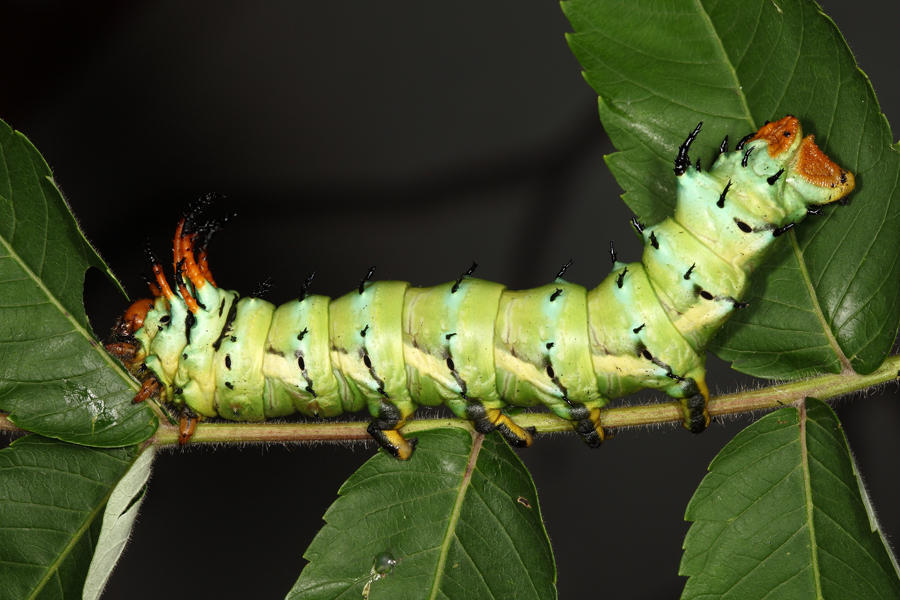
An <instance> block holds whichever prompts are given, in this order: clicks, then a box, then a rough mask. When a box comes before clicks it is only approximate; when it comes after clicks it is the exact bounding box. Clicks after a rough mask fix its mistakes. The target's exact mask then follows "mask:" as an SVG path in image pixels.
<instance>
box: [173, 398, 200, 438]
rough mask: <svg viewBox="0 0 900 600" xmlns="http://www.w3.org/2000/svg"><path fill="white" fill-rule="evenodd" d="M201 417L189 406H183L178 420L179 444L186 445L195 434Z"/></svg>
mask: <svg viewBox="0 0 900 600" xmlns="http://www.w3.org/2000/svg"><path fill="white" fill-rule="evenodd" d="M199 421H200V418H199V417H198V416H197V415H196V413H194V411H192V410H191V409H190V408H188V407H187V406H184V407H182V408H181V418H180V419H179V420H178V444H179V445H181V446H184V445H185V444H187V443H188V442H189V441H191V438H192V437H193V436H194V432H195V431H196V430H197V423H198V422H199Z"/></svg>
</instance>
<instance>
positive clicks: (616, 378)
mask: <svg viewBox="0 0 900 600" xmlns="http://www.w3.org/2000/svg"><path fill="white" fill-rule="evenodd" d="M785 119H791V117H786V118H785ZM785 119H783V120H782V121H779V122H778V123H779V124H780V123H782V122H783V121H785ZM787 125H792V123H787ZM766 127H771V126H770V125H767V126H766ZM698 129H699V127H698ZM765 129H766V128H765V127H764V128H763V130H760V133H759V134H757V137H756V139H754V140H753V141H751V142H749V143H748V144H747V145H746V146H744V147H743V148H742V149H741V150H740V151H734V152H723V153H721V154H720V156H719V158H718V159H717V160H716V162H715V164H714V165H713V167H712V168H711V169H710V170H708V171H705V172H701V171H700V170H698V169H695V168H693V167H690V166H689V167H688V168H687V169H681V171H682V173H681V174H680V175H679V176H678V197H677V206H676V209H675V214H674V216H673V217H672V218H669V219H666V220H664V221H662V222H661V223H658V224H656V225H653V226H648V227H643V226H641V225H640V224H637V223H636V228H637V229H638V231H639V234H640V235H641V236H642V237H643V240H644V251H643V256H642V258H641V260H640V262H632V263H627V264H626V263H622V262H619V261H616V262H615V263H614V265H613V269H612V272H611V273H610V274H609V276H607V277H606V279H604V280H603V281H602V282H601V283H600V284H599V285H598V286H597V287H595V288H594V289H592V290H586V289H585V288H583V287H581V286H579V285H576V284H573V283H569V282H567V281H564V280H562V279H557V280H556V281H554V282H553V283H550V284H548V285H545V286H542V287H538V288H535V289H530V290H518V291H513V290H507V289H505V288H504V286H502V285H500V284H498V283H492V282H489V281H483V280H480V279H476V278H473V277H463V278H461V279H460V280H458V281H455V282H449V283H445V284H442V285H438V286H434V287H426V288H420V287H413V286H411V285H409V284H408V283H405V282H399V281H377V282H366V283H365V284H364V285H361V287H360V288H359V289H358V290H353V291H352V292H350V293H348V294H346V295H344V296H342V297H340V298H337V299H335V300H330V299H329V298H326V297H323V296H315V295H309V296H304V297H302V298H300V299H299V300H292V301H290V302H288V303H286V304H283V305H281V306H278V307H277V308H276V307H275V306H274V305H272V304H271V303H269V302H266V301H264V300H261V299H258V298H243V299H240V300H238V295H237V293H235V292H233V291H228V290H223V289H221V288H217V287H214V286H212V285H206V286H203V287H202V288H201V289H199V290H196V293H197V295H198V298H197V299H198V301H199V302H200V303H201V305H202V307H203V309H202V310H200V311H197V312H196V313H193V314H191V313H190V312H189V311H188V310H187V308H186V307H185V304H184V302H182V301H181V298H180V296H176V297H174V298H172V299H171V300H165V299H162V298H158V299H157V301H156V306H155V308H154V310H151V311H150V313H149V314H148V315H147V318H146V320H145V322H144V326H143V328H142V329H140V330H139V331H138V332H137V335H136V337H137V339H138V340H139V342H140V343H141V347H142V352H143V354H144V355H146V360H145V362H146V365H147V367H148V369H149V370H151V371H152V372H153V373H154V374H155V375H156V377H157V378H158V379H159V380H160V382H161V383H162V384H163V388H164V394H165V396H166V399H167V400H168V401H170V402H173V403H175V404H179V405H183V406H186V407H188V408H189V409H190V410H191V411H193V412H195V413H196V414H198V415H203V416H207V417H215V416H219V417H222V418H225V419H232V420H239V421H258V420H262V419H265V418H268V417H279V416H283V415H288V414H291V413H293V412H299V413H302V414H304V415H307V416H310V417H334V416H337V415H340V414H342V413H344V412H354V411H360V410H363V409H367V410H368V412H369V413H370V414H371V415H372V417H373V425H372V426H371V427H370V432H371V433H372V434H373V435H374V436H375V437H376V439H378V441H379V442H380V443H382V445H384V446H385V447H387V448H388V449H390V450H391V451H393V452H394V453H395V454H398V455H399V456H400V457H401V458H406V457H407V456H408V455H409V453H410V452H411V451H412V448H411V447H410V446H408V444H407V442H406V441H405V440H403V438H402V437H401V436H400V435H399V433H397V431H396V430H397V429H399V427H401V426H402V425H403V423H404V422H405V420H406V419H407V418H408V417H409V416H410V415H412V414H413V412H415V410H416V408H417V407H418V406H419V405H429V406H430V405H440V404H444V405H446V406H447V407H449V409H450V410H451V411H452V412H453V413H454V414H456V415H457V416H459V417H462V418H468V419H472V420H473V421H474V422H475V425H476V427H477V428H479V430H483V431H487V430H490V429H493V428H495V427H499V428H500V429H501V431H503V433H504V434H506V435H507V437H508V438H509V439H511V440H512V441H516V440H518V441H520V442H523V443H527V442H528V441H530V437H529V434H528V432H526V431H523V430H521V429H519V428H518V427H517V426H515V425H514V423H512V422H511V421H509V420H508V418H506V417H505V416H504V415H503V413H502V409H503V408H504V407H506V406H523V407H532V406H545V407H547V408H548V409H549V410H551V411H552V412H554V413H555V414H557V415H559V416H560V417H562V418H565V419H570V420H572V421H573V422H574V423H575V424H576V429H577V430H578V431H579V432H580V433H581V434H582V435H583V436H584V437H585V439H586V441H588V442H589V443H592V444H596V443H599V441H600V440H601V439H602V436H603V431H602V428H601V427H600V422H599V410H598V409H599V408H600V407H602V406H604V405H605V404H606V403H607V402H608V401H609V399H610V398H615V397H619V396H623V395H626V394H629V393H632V392H634V391H636V390H639V389H642V388H654V389H660V390H663V391H664V392H665V393H667V394H668V395H670V396H672V397H675V398H679V399H683V406H684V423H685V426H686V427H688V428H689V429H691V430H692V431H699V430H702V429H703V428H704V427H705V426H706V425H707V423H708V420H709V417H708V414H707V412H706V401H707V392H706V386H705V383H704V374H705V369H704V356H703V349H704V347H705V345H706V344H707V342H708V341H709V339H710V338H711V337H712V335H713V334H715V332H716V331H717V330H718V329H719V327H720V326H721V325H722V323H723V322H724V321H725V320H726V319H727V318H728V317H729V315H730V314H731V313H732V312H733V311H734V310H735V309H737V308H740V307H741V302H740V299H741V298H742V297H743V296H744V293H745V291H746V288H747V285H748V279H749V275H750V273H751V272H752V271H753V270H754V269H755V268H756V267H757V265H758V264H759V262H760V260H761V258H762V257H763V255H764V254H765V252H766V250H767V249H768V247H769V246H771V245H772V243H773V242H775V240H776V237H777V235H779V233H780V232H781V231H783V229H784V228H785V226H788V225H789V224H792V223H795V222H797V221H799V220H801V219H802V218H803V217H804V216H805V215H806V214H807V210H808V207H809V206H811V205H820V204H825V203H827V202H830V201H833V200H836V199H837V198H839V197H841V196H843V195H845V194H846V193H847V192H848V191H849V189H845V188H846V185H845V186H844V187H843V188H841V187H840V186H838V187H837V189H836V188H835V186H834V185H833V184H832V185H830V186H829V185H824V186H823V185H821V184H815V183H810V177H809V175H808V173H806V172H805V171H806V170H809V168H810V167H809V165H808V164H804V163H803V160H804V158H803V156H802V151H801V146H803V145H804V144H803V143H801V135H800V131H799V125H797V127H796V128H795V129H790V127H788V128H787V129H785V131H790V132H791V133H792V134H793V136H794V139H786V138H790V136H785V135H784V132H783V131H781V130H779V131H778V132H775V133H771V132H768V133H767V134H766V135H763V131H764V130H765ZM695 134H696V131H695ZM769 134H771V135H769ZM767 135H769V137H771V138H772V139H775V138H774V137H772V136H784V138H785V139H782V138H778V141H780V143H781V146H782V147H781V148H776V149H777V152H776V153H775V154H774V155H773V154H772V151H771V148H772V146H773V142H772V139H769V137H766V136H767ZM690 139H693V138H690ZM689 142H690V140H689ZM689 142H686V144H689ZM683 150H684V157H685V159H686V157H687V150H686V147H683ZM823 156H824V155H823ZM826 160H827V157H826ZM832 164H833V163H832ZM678 171H679V169H678V160H676V173H678ZM845 175H849V174H846V173H845V172H843V171H841V176H842V177H844V176H845ZM850 177H851V180H850V184H849V187H850V188H852V184H853V182H852V175H850Z"/></svg>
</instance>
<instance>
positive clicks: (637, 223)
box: [631, 217, 644, 234]
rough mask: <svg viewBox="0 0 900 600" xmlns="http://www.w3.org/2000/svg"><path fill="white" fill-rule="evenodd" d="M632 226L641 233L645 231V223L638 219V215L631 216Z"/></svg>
mask: <svg viewBox="0 0 900 600" xmlns="http://www.w3.org/2000/svg"><path fill="white" fill-rule="evenodd" d="M631 226H632V227H634V230H635V231H637V232H638V233H639V234H641V233H644V224H643V223H641V222H640V221H638V220H637V217H631Z"/></svg>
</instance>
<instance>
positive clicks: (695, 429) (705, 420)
mask: <svg viewBox="0 0 900 600" xmlns="http://www.w3.org/2000/svg"><path fill="white" fill-rule="evenodd" d="M694 383H695V384H696V387H697V393H695V394H692V395H691V396H688V397H687V398H682V399H681V411H682V413H683V414H684V416H683V420H682V422H681V424H682V425H683V426H684V428H685V429H687V430H688V431H690V432H691V433H702V432H703V431H704V430H706V428H707V427H709V410H708V409H707V407H708V406H709V389H708V388H707V387H706V382H705V381H703V380H700V381H695V382H694Z"/></svg>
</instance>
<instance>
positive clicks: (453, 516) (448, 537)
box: [428, 433, 484, 600]
mask: <svg viewBox="0 0 900 600" xmlns="http://www.w3.org/2000/svg"><path fill="white" fill-rule="evenodd" d="M483 442H484V434H483V433H479V434H475V435H474V438H473V440H472V450H471V451H470V452H469V460H468V461H467V462H466V471H465V473H464V474H463V477H462V479H461V480H460V482H459V490H458V491H457V493H456V500H455V501H454V503H453V511H452V512H451V513H450V518H449V519H448V521H447V530H446V531H445V532H444V539H443V540H442V541H441V545H440V554H439V555H438V562H437V566H436V567H435V570H434V583H433V584H432V586H431V593H430V594H429V595H428V598H429V600H434V599H435V598H436V597H437V594H438V592H439V591H440V582H441V579H442V574H443V572H444V565H445V564H447V555H448V554H449V552H450V542H451V541H453V536H454V534H455V532H456V524H457V523H458V522H459V516H460V513H462V505H463V501H464V500H465V497H466V492H467V491H468V489H469V482H471V480H472V473H474V472H475V463H477V462H478V455H479V454H480V453H481V445H482V443H483Z"/></svg>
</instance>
